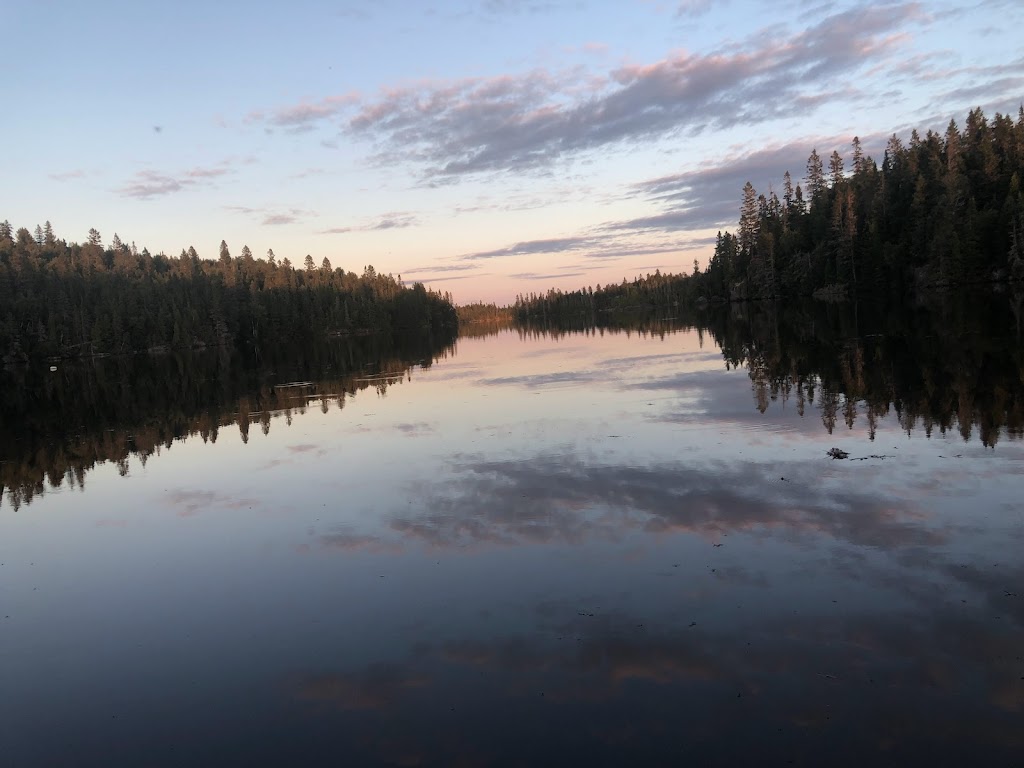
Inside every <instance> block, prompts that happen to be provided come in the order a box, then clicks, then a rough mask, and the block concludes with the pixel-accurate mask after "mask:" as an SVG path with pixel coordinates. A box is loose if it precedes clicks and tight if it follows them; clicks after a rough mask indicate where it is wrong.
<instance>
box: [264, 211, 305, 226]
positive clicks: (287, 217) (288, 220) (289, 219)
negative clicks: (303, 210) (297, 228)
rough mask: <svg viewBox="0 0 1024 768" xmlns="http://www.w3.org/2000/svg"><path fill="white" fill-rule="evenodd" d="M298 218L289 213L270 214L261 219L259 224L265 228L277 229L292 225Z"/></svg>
mask: <svg viewBox="0 0 1024 768" xmlns="http://www.w3.org/2000/svg"><path fill="white" fill-rule="evenodd" d="M298 220H299V217H298V216H296V215H294V214H291V213H271V214H267V215H266V216H264V217H263V220H262V222H260V223H261V224H263V225H264V226H266V227H278V226H281V225H283V224H294V223H295V222H296V221H298Z"/></svg>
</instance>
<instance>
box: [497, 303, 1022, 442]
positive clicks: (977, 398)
mask: <svg viewBox="0 0 1024 768" xmlns="http://www.w3.org/2000/svg"><path fill="white" fill-rule="evenodd" d="M942 298H944V299H945V301H944V302H943V303H936V304H934V305H919V306H915V307H893V306H888V307H885V306H881V307H880V306H870V305H848V304H842V305H835V304H822V303H817V302H815V303H811V302H803V303H801V302H790V303H785V304H783V303H771V302H749V303H734V304H729V305H725V306H722V305H718V306H711V307H708V308H706V309H705V310H689V309H688V310H685V312H684V311H683V310H682V309H680V310H679V312H680V314H679V316H678V317H673V318H659V317H657V316H656V315H655V314H652V313H653V312H654V310H653V309H652V310H650V311H646V312H645V311H635V312H632V313H625V312H622V313H607V314H604V315H598V316H597V321H596V323H595V322H591V321H589V320H583V319H574V320H570V321H568V322H566V323H562V324H560V325H557V326H552V325H550V324H543V323H519V324H518V325H517V330H518V332H519V334H520V336H522V337H523V338H539V337H542V336H552V337H554V338H561V337H563V336H566V335H571V334H583V335H587V336H591V335H604V334H605V333H626V334H630V333H639V334H642V335H647V334H650V335H655V336H659V337H661V338H664V337H665V335H666V334H670V333H674V332H677V331H679V330H684V329H691V328H692V329H696V330H697V332H698V334H701V335H703V334H704V333H709V334H710V335H711V337H712V339H713V340H714V342H715V343H716V344H717V345H719V346H720V347H721V348H722V351H723V355H724V357H725V360H726V365H727V366H728V367H730V368H734V367H741V366H742V367H744V368H746V369H747V371H748V372H749V374H750V379H751V385H752V389H753V398H754V403H755V405H756V407H757V408H758V410H759V411H761V413H764V412H765V411H767V409H768V407H769V406H770V404H771V403H772V402H775V401H781V402H783V403H789V402H790V401H793V400H795V403H796V409H797V412H798V413H799V414H800V415H801V416H803V415H804V413H805V410H806V408H807V406H808V405H811V406H812V407H816V408H817V409H818V411H819V412H820V414H821V419H822V424H823V425H824V427H825V429H826V430H827V431H828V432H829V433H830V434H831V433H832V432H833V431H834V430H835V429H836V427H837V426H838V425H840V424H845V425H846V426H847V428H849V429H853V427H854V426H855V425H856V424H857V423H859V422H861V417H863V423H866V425H867V429H868V434H869V435H870V436H871V438H872V439H873V438H874V436H875V432H876V430H877V427H878V423H879V422H880V421H881V420H882V419H883V418H885V417H886V416H888V415H889V414H890V413H892V412H895V413H896V416H897V418H898V419H899V423H900V424H901V426H902V427H903V429H904V430H906V431H907V433H908V434H909V433H912V432H914V431H915V430H918V429H923V431H924V433H925V434H926V435H928V436H931V435H932V433H933V432H934V431H935V430H938V431H939V432H940V433H941V434H945V433H947V432H950V431H954V430H955V431H958V432H959V433H960V435H961V436H962V437H963V439H964V440H970V439H971V437H972V435H973V436H976V437H977V438H978V439H980V440H981V442H982V443H983V444H984V445H986V446H989V447H991V446H994V445H995V444H996V443H997V442H998V440H999V438H1000V436H1001V434H1002V433H1003V431H1004V429H1005V434H1006V435H1008V436H1009V437H1011V438H1020V437H1022V436H1024V399H1022V388H1024V346H1022V336H1024V320H1022V318H1024V309H1022V307H1024V292H1010V293H1009V294H999V293H987V294H981V295H957V296H955V295H952V294H950V295H948V296H944V297H942ZM702 342H703V338H702ZM975 430H976V432H975Z"/></svg>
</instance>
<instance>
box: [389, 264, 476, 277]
mask: <svg viewBox="0 0 1024 768" xmlns="http://www.w3.org/2000/svg"><path fill="white" fill-rule="evenodd" d="M470 269H476V265H474V264H439V265H437V266H433V267H413V268H412V269H403V270H401V274H403V275H418V274H423V273H433V272H465V271H466V270H470Z"/></svg>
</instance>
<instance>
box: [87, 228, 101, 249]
mask: <svg viewBox="0 0 1024 768" xmlns="http://www.w3.org/2000/svg"><path fill="white" fill-rule="evenodd" d="M102 243H103V238H102V237H100V233H99V230H98V229H95V228H91V229H90V230H89V245H102Z"/></svg>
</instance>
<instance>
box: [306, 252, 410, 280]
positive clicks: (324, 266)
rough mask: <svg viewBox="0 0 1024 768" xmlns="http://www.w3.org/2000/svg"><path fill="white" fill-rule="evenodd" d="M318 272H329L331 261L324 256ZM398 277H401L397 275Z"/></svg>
mask: <svg viewBox="0 0 1024 768" xmlns="http://www.w3.org/2000/svg"><path fill="white" fill-rule="evenodd" d="M320 271H321V272H330V271H331V260H330V259H328V258H327V257H326V256H324V260H323V261H322V262H321V263H320ZM399 277H401V275H399Z"/></svg>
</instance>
